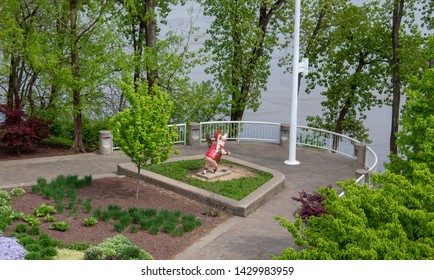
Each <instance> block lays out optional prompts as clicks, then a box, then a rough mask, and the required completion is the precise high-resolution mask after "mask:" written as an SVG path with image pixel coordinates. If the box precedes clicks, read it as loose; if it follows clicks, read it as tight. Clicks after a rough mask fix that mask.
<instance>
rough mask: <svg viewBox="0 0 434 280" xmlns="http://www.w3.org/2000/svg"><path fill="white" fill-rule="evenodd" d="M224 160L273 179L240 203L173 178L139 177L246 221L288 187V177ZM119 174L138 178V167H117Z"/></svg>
mask: <svg viewBox="0 0 434 280" xmlns="http://www.w3.org/2000/svg"><path fill="white" fill-rule="evenodd" d="M201 158H203V155H197V156H189V157H179V158H171V159H170V160H169V161H180V160H192V159H201ZM225 159H227V160H229V161H232V162H234V163H238V164H240V165H244V166H247V167H250V168H254V169H258V170H261V171H264V172H268V173H271V174H272V175H273V178H271V179H270V180H269V181H268V182H266V183H265V184H263V185H262V186H260V187H259V188H258V189H256V190H255V191H254V192H252V193H251V194H249V195H248V196H247V197H245V198H244V199H242V200H240V201H237V200H234V199H230V198H227V197H224V196H221V195H218V194H216V193H213V192H210V191H207V190H204V189H201V188H198V187H195V186H192V185H188V184H186V183H183V182H180V181H177V180H173V179H171V178H168V177H165V176H162V175H159V174H156V173H153V172H150V171H148V170H141V171H140V176H141V179H142V180H143V181H146V182H150V183H153V184H155V185H158V186H161V187H163V188H165V189H167V190H170V191H173V192H176V193H178V194H181V195H184V196H186V197H188V198H191V199H194V200H196V201H199V202H202V203H206V204H209V205H210V206H212V207H216V208H218V209H220V210H222V211H225V212H227V213H229V214H231V215H236V216H241V217H247V216H248V215H249V214H251V213H252V212H253V211H255V210H256V209H258V208H259V207H260V206H262V205H264V203H265V202H267V201H268V200H270V199H271V198H272V197H273V196H275V195H276V194H277V193H279V192H280V191H282V190H283V188H284V187H285V181H284V180H285V176H284V175H283V174H282V173H280V172H278V171H276V170H273V169H269V168H265V167H262V166H259V165H256V164H253V163H250V162H247V161H243V160H240V159H236V158H233V157H228V156H227V157H225ZM118 173H119V174H120V175H127V176H131V177H136V176H137V167H136V166H135V165H134V164H132V163H123V164H119V165H118Z"/></svg>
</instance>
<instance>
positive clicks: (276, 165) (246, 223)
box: [0, 142, 355, 260]
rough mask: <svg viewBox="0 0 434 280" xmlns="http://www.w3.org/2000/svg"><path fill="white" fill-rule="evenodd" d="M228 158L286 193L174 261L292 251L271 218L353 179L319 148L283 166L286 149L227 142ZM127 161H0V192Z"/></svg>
mask: <svg viewBox="0 0 434 280" xmlns="http://www.w3.org/2000/svg"><path fill="white" fill-rule="evenodd" d="M226 147H227V148H228V149H229V150H230V151H231V153H232V154H231V157H236V158H240V159H242V160H245V161H249V162H252V163H255V164H259V165H262V166H265V167H268V168H272V169H275V170H277V171H280V172H282V173H283V174H284V175H285V178H286V179H285V189H284V190H283V191H282V192H280V193H279V194H277V195H276V196H275V197H274V198H272V199H271V200H270V201H269V202H268V203H266V204H265V205H263V206H262V207H260V208H259V209H257V210H256V211H255V212H254V213H252V214H251V215H249V216H248V217H245V218H242V217H231V218H229V219H228V220H227V221H226V222H225V223H223V224H221V225H220V226H218V227H217V228H215V229H214V230H213V231H212V232H211V233H210V234H208V235H207V236H205V237H203V238H202V239H200V240H198V241H197V242H196V243H195V244H193V245H192V246H191V247H189V248H188V249H186V250H185V251H184V252H182V253H180V254H179V255H178V256H176V259H198V260H199V259H202V260H219V259H220V260H227V259H241V260H250V259H270V254H271V255H278V254H280V253H281V251H282V250H283V249H285V248H287V247H290V246H294V244H293V241H292V238H291V236H290V234H289V233H288V232H287V230H286V229H284V228H282V227H280V226H279V225H278V223H277V222H276V221H275V220H274V218H273V217H274V216H283V217H286V218H288V219H292V213H293V211H295V210H296V209H297V208H298V207H299V203H297V202H295V201H294V200H292V199H291V197H293V196H296V195H298V193H299V192H300V191H301V190H305V191H306V192H312V191H314V190H316V189H317V188H318V187H319V186H324V185H330V184H331V185H333V184H334V183H335V182H336V181H339V180H344V179H348V178H352V177H354V174H355V173H354V169H353V167H352V160H351V159H350V158H347V157H344V156H339V155H335V154H330V153H327V152H324V151H321V150H318V149H312V148H300V147H299V148H297V160H298V161H300V165H296V166H290V165H286V164H284V161H285V160H287V159H288V157H289V156H288V145H282V146H279V145H276V144H267V143H250V142H241V143H237V142H228V143H227V145H226ZM176 148H178V149H179V150H180V152H181V153H180V156H189V155H197V154H205V152H206V150H207V146H206V144H203V145H201V146H199V147H191V146H176ZM127 162H130V160H129V158H128V157H126V156H125V155H124V154H122V153H121V152H115V153H114V154H113V155H109V156H102V155H98V154H96V153H92V154H80V155H71V156H60V157H50V158H41V159H29V160H16V161H0V188H5V187H16V186H25V185H30V184H34V183H35V182H36V179H37V178H38V177H44V178H47V179H51V178H55V177H56V176H58V175H62V174H63V175H68V174H76V175H79V176H84V175H88V174H92V176H93V178H100V177H106V176H115V175H116V169H117V164H119V163H127Z"/></svg>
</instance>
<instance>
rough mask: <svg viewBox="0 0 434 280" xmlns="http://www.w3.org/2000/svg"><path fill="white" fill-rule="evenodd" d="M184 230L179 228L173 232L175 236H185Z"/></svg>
mask: <svg viewBox="0 0 434 280" xmlns="http://www.w3.org/2000/svg"><path fill="white" fill-rule="evenodd" d="M184 233H185V232H184V230H183V229H182V228H177V229H175V230H174V231H173V232H172V236H173V237H181V236H184Z"/></svg>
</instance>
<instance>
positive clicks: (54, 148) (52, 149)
mask: <svg viewBox="0 0 434 280" xmlns="http://www.w3.org/2000/svg"><path fill="white" fill-rule="evenodd" d="M0 144H1V143H0ZM70 154H71V151H70V147H66V146H64V145H61V144H52V143H39V144H37V145H34V146H32V147H28V148H23V149H21V150H20V151H19V153H17V151H15V150H11V149H5V148H4V147H1V145H0V161H2V160H17V159H29V158H40V157H52V156H63V155H70Z"/></svg>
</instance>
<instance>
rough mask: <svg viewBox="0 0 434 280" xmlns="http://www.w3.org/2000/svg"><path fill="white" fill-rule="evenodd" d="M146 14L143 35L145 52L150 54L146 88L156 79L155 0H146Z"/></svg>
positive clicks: (150, 86) (150, 87)
mask: <svg viewBox="0 0 434 280" xmlns="http://www.w3.org/2000/svg"><path fill="white" fill-rule="evenodd" d="M145 3H146V15H145V36H146V53H147V55H150V63H148V64H147V65H146V76H147V81H148V88H149V89H152V86H153V85H154V83H155V82H156V80H157V79H158V71H157V65H156V64H157V58H156V56H157V53H156V50H155V45H156V38H157V21H156V20H157V19H156V15H155V0H146V1H145Z"/></svg>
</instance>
